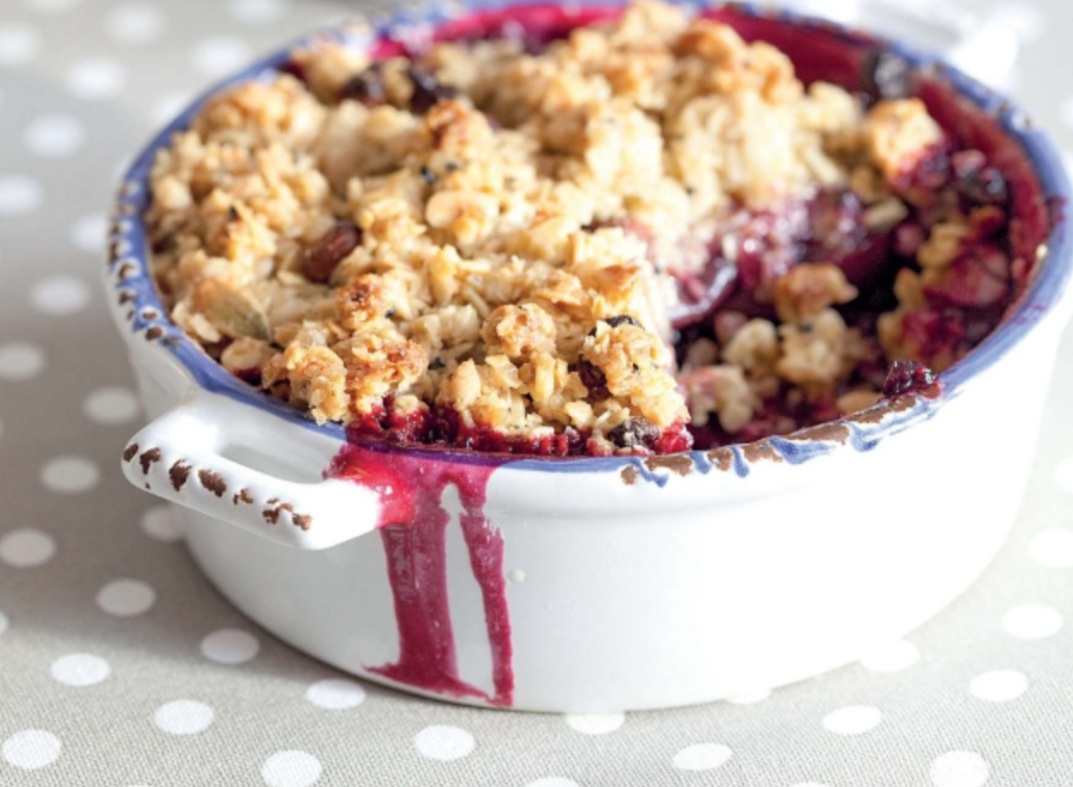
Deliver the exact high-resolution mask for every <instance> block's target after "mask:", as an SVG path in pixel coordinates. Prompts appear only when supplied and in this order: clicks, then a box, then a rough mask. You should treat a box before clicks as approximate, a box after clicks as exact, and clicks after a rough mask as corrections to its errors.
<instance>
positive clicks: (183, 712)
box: [153, 700, 216, 735]
mask: <svg viewBox="0 0 1073 787" xmlns="http://www.w3.org/2000/svg"><path fill="white" fill-rule="evenodd" d="M215 716H216V714H215V713H213V710H212V708H210V707H209V706H208V705H206V704H205V703H204V702H198V701H197V700H174V701H172V702H166V703H164V704H163V705H161V706H160V707H159V708H157V709H156V713H154V714H153V724H155V725H156V726H157V727H159V728H160V729H162V730H164V732H169V733H171V734H172V735H196V734H197V733H199V732H203V731H204V730H206V729H208V727H209V725H210V724H212V720H213V718H215Z"/></svg>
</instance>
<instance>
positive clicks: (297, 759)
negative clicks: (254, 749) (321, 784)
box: [261, 751, 321, 787]
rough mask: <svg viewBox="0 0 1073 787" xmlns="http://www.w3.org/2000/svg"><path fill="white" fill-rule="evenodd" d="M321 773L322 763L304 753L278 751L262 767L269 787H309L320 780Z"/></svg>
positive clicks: (262, 772) (262, 776)
mask: <svg viewBox="0 0 1073 787" xmlns="http://www.w3.org/2000/svg"><path fill="white" fill-rule="evenodd" d="M320 773H321V767H320V761H319V760H318V759H317V758H316V757H314V756H313V755H312V754H309V753H308V752H304V751H278V752H276V753H275V754H273V755H272V756H271V757H269V758H268V759H267V760H265V764H264V765H263V766H262V767H261V778H263V779H264V780H265V784H267V785H268V786H269V787H309V785H311V784H316V783H317V782H318V781H319V780H320Z"/></svg>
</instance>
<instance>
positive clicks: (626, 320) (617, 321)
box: [589, 314, 641, 336]
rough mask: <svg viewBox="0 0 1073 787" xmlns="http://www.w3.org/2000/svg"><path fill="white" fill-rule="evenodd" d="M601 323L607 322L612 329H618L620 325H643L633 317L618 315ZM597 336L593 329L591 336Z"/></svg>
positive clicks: (590, 332)
mask: <svg viewBox="0 0 1073 787" xmlns="http://www.w3.org/2000/svg"><path fill="white" fill-rule="evenodd" d="M600 322H606V323H607V324H608V325H610V326H611V327H612V328H617V327H618V326H620V325H633V326H637V327H639V326H640V325H641V323H639V322H637V319H636V318H634V317H631V316H630V315H628V314H616V315H615V316H614V317H608V318H607V319H606V320H601V321H600ZM595 335H596V329H595V328H593V329H592V330H591V331H589V336H595Z"/></svg>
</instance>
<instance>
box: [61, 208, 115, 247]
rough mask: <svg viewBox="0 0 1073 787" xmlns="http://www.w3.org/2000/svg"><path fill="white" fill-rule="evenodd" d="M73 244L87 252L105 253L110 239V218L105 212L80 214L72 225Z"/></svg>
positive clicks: (71, 236) (71, 239)
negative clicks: (106, 244) (106, 243)
mask: <svg viewBox="0 0 1073 787" xmlns="http://www.w3.org/2000/svg"><path fill="white" fill-rule="evenodd" d="M69 237H70V241H71V245H72V246H74V247H75V248H76V249H78V250H79V251H84V252H86V253H87V254H95V255H101V254H103V253H104V246H105V242H106V241H107V240H108V219H107V218H106V217H105V215H104V214H103V213H90V214H87V215H85V216H80V217H79V218H78V219H76V220H75V223H74V224H72V225H71V234H70V236H69Z"/></svg>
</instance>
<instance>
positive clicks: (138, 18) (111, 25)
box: [104, 3, 164, 46]
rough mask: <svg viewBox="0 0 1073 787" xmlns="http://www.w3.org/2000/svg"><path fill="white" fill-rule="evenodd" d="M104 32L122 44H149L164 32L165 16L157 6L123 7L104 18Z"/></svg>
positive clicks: (113, 10)
mask: <svg viewBox="0 0 1073 787" xmlns="http://www.w3.org/2000/svg"><path fill="white" fill-rule="evenodd" d="M104 31H105V33H107V34H108V37H109V38H111V39H113V40H115V41H119V42H120V43H122V44H132V45H135V46H140V45H143V44H149V43H152V42H153V41H156V40H157V39H158V38H160V36H161V34H162V33H163V32H164V14H163V13H162V12H161V10H160V9H159V8H157V7H156V6H155V5H148V4H146V3H129V4H127V5H121V6H119V7H118V8H113V9H112V10H111V11H109V12H108V15H107V16H106V17H105V18H104Z"/></svg>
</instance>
